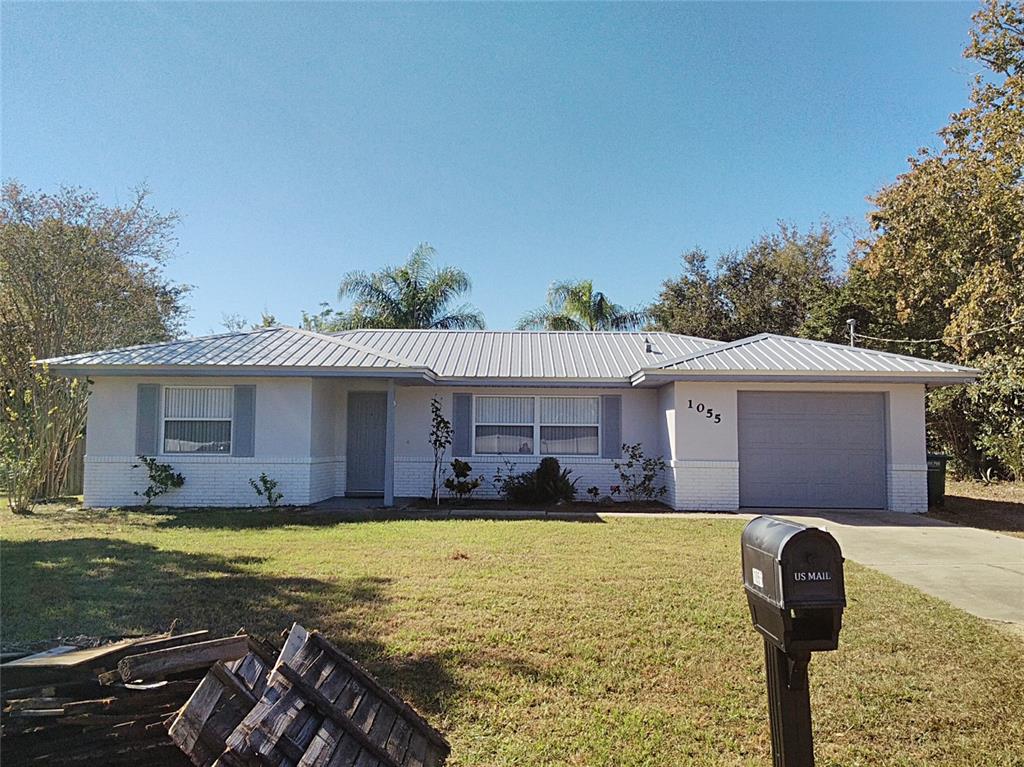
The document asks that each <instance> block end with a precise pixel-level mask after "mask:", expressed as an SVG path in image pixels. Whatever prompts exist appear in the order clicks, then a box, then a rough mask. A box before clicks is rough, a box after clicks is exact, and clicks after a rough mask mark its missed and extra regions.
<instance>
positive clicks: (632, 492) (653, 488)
mask: <svg viewBox="0 0 1024 767" xmlns="http://www.w3.org/2000/svg"><path fill="white" fill-rule="evenodd" d="M622 452H623V453H625V454H626V460H625V461H622V462H619V461H615V463H614V464H613V466H615V470H616V471H617V472H619V480H620V485H618V486H613V494H614V490H615V489H619V490H621V491H622V493H623V494H624V495H625V496H626V498H627V499H628V500H629V501H630V502H631V503H636V502H637V501H653V500H654V499H656V498H660V497H661V496H663V495H665V493H667V492H668V488H667V487H666V486H665V485H655V482H656V481H658V480H659V479H660V478H661V477H662V476H664V472H665V459H664V458H662V457H661V456H660V455H659V456H654V457H651V458H647V457H646V456H645V455H644V451H643V448H642V447H641V445H640V443H639V442H637V443H636V444H635V445H625V444H624V445H623V446H622Z"/></svg>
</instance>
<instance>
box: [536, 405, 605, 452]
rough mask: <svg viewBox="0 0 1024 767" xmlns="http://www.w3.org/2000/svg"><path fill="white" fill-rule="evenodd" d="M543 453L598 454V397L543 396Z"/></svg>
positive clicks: (541, 441) (541, 415)
mask: <svg viewBox="0 0 1024 767" xmlns="http://www.w3.org/2000/svg"><path fill="white" fill-rule="evenodd" d="M539 399H540V452H541V455H597V453H598V450H599V449H600V444H601V443H600V441H599V438H598V431H599V426H598V424H599V422H600V420H601V399H600V398H599V397H540V398H539Z"/></svg>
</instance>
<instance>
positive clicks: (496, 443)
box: [473, 397, 534, 455]
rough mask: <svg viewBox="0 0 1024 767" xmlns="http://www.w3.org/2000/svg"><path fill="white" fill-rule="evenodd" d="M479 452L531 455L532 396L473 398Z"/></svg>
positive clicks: (484, 453) (532, 440)
mask: <svg viewBox="0 0 1024 767" xmlns="http://www.w3.org/2000/svg"><path fill="white" fill-rule="evenodd" d="M473 399H474V403H473V404H474V420H475V421H476V427H475V432H474V434H475V437H476V440H475V441H476V447H475V450H476V452H477V453H478V454H480V455H498V454H512V453H515V454H516V455H533V446H534V434H533V422H534V417H533V411H534V405H533V399H534V398H533V397H474V398H473Z"/></svg>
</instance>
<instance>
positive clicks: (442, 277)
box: [302, 243, 484, 331]
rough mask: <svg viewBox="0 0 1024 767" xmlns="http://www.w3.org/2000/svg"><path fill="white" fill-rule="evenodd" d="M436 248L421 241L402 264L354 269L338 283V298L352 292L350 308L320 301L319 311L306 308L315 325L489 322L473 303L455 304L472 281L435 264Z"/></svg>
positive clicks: (443, 326) (305, 319) (455, 326)
mask: <svg viewBox="0 0 1024 767" xmlns="http://www.w3.org/2000/svg"><path fill="white" fill-rule="evenodd" d="M436 257H437V251H435V250H434V248H432V247H431V246H430V245H428V244H426V243H421V244H420V245H418V246H417V247H416V249H415V250H413V252H412V253H411V254H410V256H409V258H408V260H406V262H405V263H404V264H401V265H399V266H387V267H385V268H384V269H381V270H380V271H379V272H373V273H366V272H349V273H348V274H346V275H345V276H344V278H343V279H342V281H341V285H340V286H339V287H338V299H339V300H344V299H346V298H351V299H352V300H353V303H352V307H351V308H350V309H349V310H347V311H334V310H332V309H331V308H330V307H329V306H328V305H327V304H321V311H320V312H319V313H317V314H307V313H306V312H303V315H302V324H303V327H306V328H308V329H311V330H319V331H331V330H347V329H350V328H436V329H439V330H465V329H471V328H478V329H481V328H483V327H484V318H483V315H482V314H481V313H480V311H479V310H478V309H477V308H476V307H474V306H471V305H469V304H465V303H463V304H458V305H453V304H455V302H456V301H457V300H458V299H459V298H460V297H461V296H463V295H465V294H466V293H468V292H469V291H470V289H471V287H472V283H471V282H470V279H469V275H467V274H466V273H465V272H464V271H462V270H461V269H457V268H456V267H453V266H443V267H436V266H434V260H435V258H436Z"/></svg>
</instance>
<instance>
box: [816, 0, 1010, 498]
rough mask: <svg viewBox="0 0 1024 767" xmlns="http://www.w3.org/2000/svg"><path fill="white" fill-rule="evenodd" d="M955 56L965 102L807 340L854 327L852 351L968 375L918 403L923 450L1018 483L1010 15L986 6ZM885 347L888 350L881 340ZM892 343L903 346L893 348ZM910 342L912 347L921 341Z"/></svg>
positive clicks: (887, 196) (896, 190) (881, 205)
mask: <svg viewBox="0 0 1024 767" xmlns="http://www.w3.org/2000/svg"><path fill="white" fill-rule="evenodd" d="M965 56H966V57H968V58H970V59H973V60H974V61H976V62H977V63H979V64H981V65H982V66H983V67H984V69H983V70H982V71H981V72H980V73H979V74H978V75H976V77H975V80H974V84H973V88H972V91H971V96H970V103H969V104H968V106H967V107H966V108H965V109H963V110H962V111H960V112H958V113H956V114H954V115H953V116H952V117H951V120H950V123H949V124H948V125H947V126H946V127H944V128H943V129H942V130H940V131H939V136H940V138H941V146H940V147H939V148H938V149H935V150H930V149H922V150H920V151H919V152H918V154H917V156H915V157H913V158H911V160H910V167H909V169H908V170H907V172H906V173H904V174H902V175H901V176H899V177H898V178H897V179H896V180H895V181H894V182H893V183H892V184H890V185H889V186H886V187H884V188H883V189H882V190H881V191H879V193H878V194H877V195H876V196H875V197H874V199H873V202H874V204H875V210H873V211H872V212H871V214H870V215H869V223H870V225H871V228H872V233H871V236H870V237H868V238H867V239H865V240H864V241H862V242H860V243H858V246H857V250H856V251H855V253H854V255H853V259H852V263H851V266H850V269H849V273H848V276H847V280H846V283H845V285H844V286H843V288H842V290H841V291H840V292H839V295H838V296H836V298H835V300H834V301H832V302H829V303H827V304H825V305H822V306H820V307H819V312H818V315H817V316H816V317H815V320H814V323H813V324H814V330H815V333H816V334H818V335H821V336H823V337H832V338H835V337H836V336H837V335H840V334H841V333H842V330H841V328H842V327H843V325H844V324H845V320H846V318H847V317H855V318H856V319H857V320H858V327H859V329H860V332H861V333H862V334H863V335H864V336H872V337H874V338H863V339H862V342H863V343H864V344H865V345H868V346H872V347H875V348H879V349H884V350H887V351H896V352H902V353H909V354H918V355H922V354H923V355H925V356H930V357H934V358H937V359H941V360H945V361H949V362H956V363H960V364H966V365H972V366H976V367H980V368H981V369H982V371H983V374H982V376H981V378H980V379H979V382H978V383H977V384H976V385H973V386H969V387H956V388H951V389H944V390H936V391H934V392H932V393H930V394H929V436H930V441H931V444H932V446H933V447H935V448H938V449H943V450H948V451H950V452H951V453H952V454H953V456H954V458H955V459H956V461H955V466H956V467H957V468H958V469H959V470H960V471H961V472H963V473H971V474H981V473H984V472H986V471H990V470H994V471H999V472H1002V473H1004V474H1006V475H1007V476H1017V477H1018V478H1021V466H1020V461H1021V459H1020V449H1021V448H1020V444H1021V438H1022V435H1024V425H1022V424H1024V343H1022V341H1021V338H1022V330H1024V10H1022V9H1021V7H1020V5H1019V4H1016V3H1012V2H1000V1H999V0H989V2H986V3H984V5H983V6H982V7H981V9H980V10H979V11H978V12H977V13H975V15H974V25H973V27H972V29H971V43H970V44H969V45H968V47H967V49H966V51H965ZM880 338H884V339H897V340H895V341H881V340H877V339H880ZM900 339H904V340H900ZM922 341H924V342H923V343H922Z"/></svg>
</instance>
